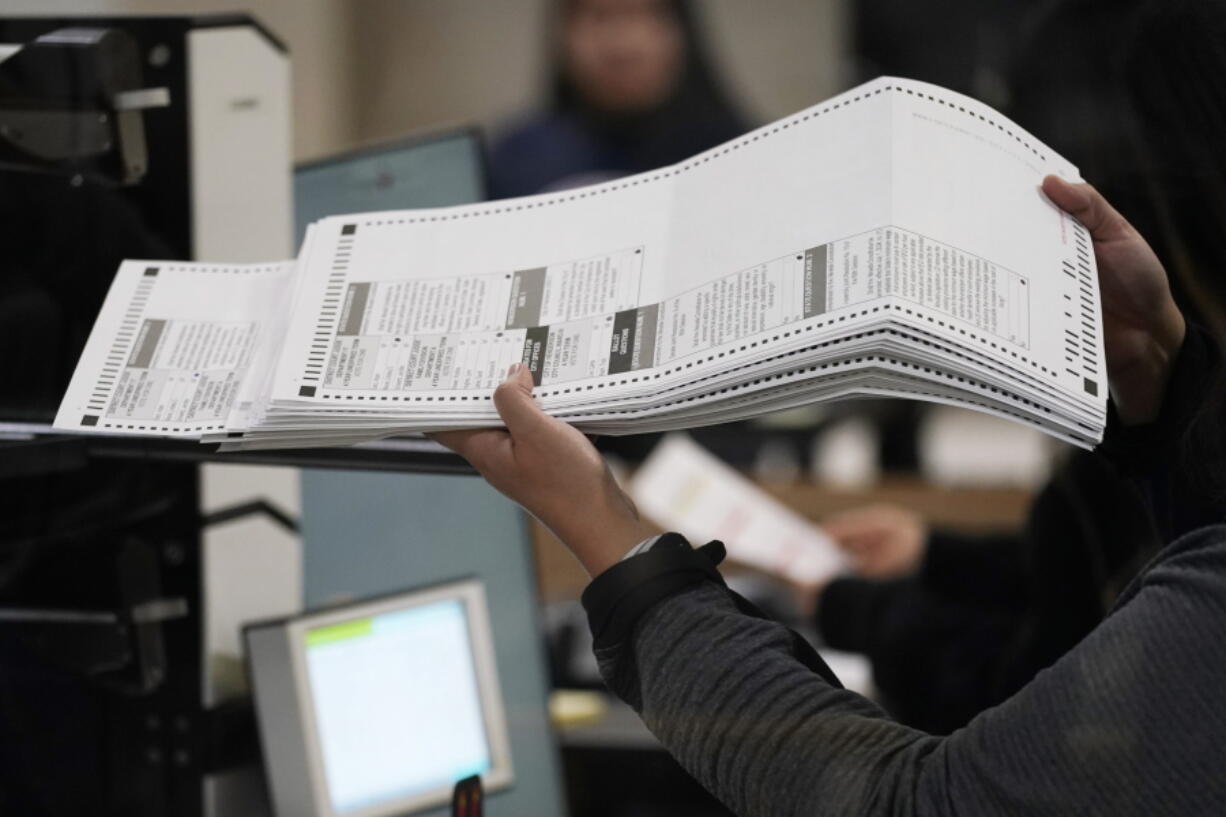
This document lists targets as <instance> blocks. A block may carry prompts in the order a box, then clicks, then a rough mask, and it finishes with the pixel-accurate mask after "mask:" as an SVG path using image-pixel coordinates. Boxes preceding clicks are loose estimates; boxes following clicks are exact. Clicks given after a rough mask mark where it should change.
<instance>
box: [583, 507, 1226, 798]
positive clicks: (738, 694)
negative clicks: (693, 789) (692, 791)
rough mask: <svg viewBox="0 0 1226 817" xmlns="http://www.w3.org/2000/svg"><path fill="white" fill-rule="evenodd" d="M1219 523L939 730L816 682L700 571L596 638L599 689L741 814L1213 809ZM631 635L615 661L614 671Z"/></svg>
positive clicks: (1225, 605)
mask: <svg viewBox="0 0 1226 817" xmlns="http://www.w3.org/2000/svg"><path fill="white" fill-rule="evenodd" d="M1224 631H1226V528H1212V529H1206V530H1203V531H1200V532H1198V533H1196V534H1193V535H1191V536H1189V537H1185V539H1183V540H1181V541H1180V542H1178V543H1176V544H1175V545H1172V546H1171V547H1170V548H1168V549H1167V550H1166V551H1165V552H1164V553H1163V554H1162V556H1161V557H1160V558H1159V560H1158V561H1157V562H1155V563H1154V564H1153V565H1151V567H1150V568H1149V570H1148V571H1147V572H1146V573H1145V574H1143V576H1142V578H1141V579H1140V580H1139V581H1138V582H1137V583H1135V584H1134V586H1133V587H1132V588H1131V589H1130V591H1128V592H1126V593H1125V596H1124V601H1123V602H1122V603H1121V605H1120V606H1119V607H1118V608H1117V609H1116V610H1115V611H1114V612H1113V613H1112V615H1111V616H1110V617H1109V618H1108V619H1107V621H1105V622H1104V623H1103V624H1102V625H1101V626H1100V627H1099V628H1098V629H1097V630H1095V632H1094V633H1092V634H1091V635H1090V636H1089V637H1088V638H1087V639H1086V641H1084V642H1083V643H1082V644H1081V645H1079V646H1078V647H1077V648H1075V649H1074V650H1073V651H1072V652H1070V653H1069V654H1068V655H1066V656H1065V657H1064V658H1063V659H1061V660H1060V661H1059V662H1057V663H1056V664H1055V665H1054V666H1053V667H1051V668H1050V669H1048V670H1046V671H1044V672H1043V673H1041V674H1040V675H1039V677H1038V678H1036V679H1035V680H1034V681H1033V682H1032V683H1031V684H1030V685H1028V686H1027V687H1026V688H1025V689H1023V690H1022V691H1021V692H1020V693H1019V694H1018V695H1016V696H1014V698H1012V699H1010V700H1009V701H1006V702H1005V703H1004V704H1002V705H1001V706H999V707H995V708H994V709H990V710H988V711H986V712H984V713H982V714H981V715H980V716H978V717H977V718H976V719H975V720H973V721H972V722H971V723H970V724H969V725H968V726H967V727H966V728H964V729H962V730H959V731H958V732H955V733H954V734H953V735H951V736H949V737H946V738H937V737H933V736H929V735H926V734H923V733H921V732H917V731H916V730H913V729H910V728H907V727H905V726H902V725H900V724H898V723H897V722H895V721H892V720H891V719H890V718H889V717H887V716H886V714H885V713H884V712H882V711H881V710H880V709H879V708H878V707H877V706H876V705H874V704H873V703H871V702H869V701H867V700H866V699H864V698H862V697H861V696H859V695H856V694H854V693H851V692H848V691H846V690H841V689H836V688H834V687H832V686H831V685H829V684H827V683H826V682H824V681H823V680H822V679H821V678H820V677H819V676H817V675H816V674H814V673H813V672H812V671H810V670H809V669H808V668H806V667H805V666H804V665H803V664H801V663H800V662H799V661H798V660H797V659H796V657H795V656H794V655H793V652H792V649H793V646H792V645H793V643H794V642H793V641H792V640H791V637H790V634H789V632H788V631H787V630H786V629H785V628H784V627H782V626H781V625H779V624H776V623H773V622H770V621H766V620H762V619H757V618H752V617H749V616H746V615H743V614H742V613H740V612H738V611H737V609H736V607H735V606H734V604H733V603H732V601H731V600H730V598H729V596H728V595H727V592H726V590H724V589H723V588H722V587H720V586H719V585H717V584H714V583H703V584H700V585H696V586H694V587H691V588H688V589H686V590H684V591H682V592H680V593H677V594H676V595H673V596H671V597H669V598H667V599H665V600H664V601H662V602H660V603H658V604H656V605H655V606H654V607H652V608H651V609H650V610H649V611H647V612H646V613H645V614H644V615H643V616H642V618H641V619H640V620H639V621H638V623H637V625H636V626H635V628H634V634H633V637H632V638H631V639H630V640H629V642H628V643H625V644H622V645H620V646H616V645H615V646H613V647H609V648H606V649H603V650H601V651H599V652H598V653H597V658H598V659H599V661H600V664H601V668H602V672H603V673H604V674H605V677H606V679H607V680H609V682H610V684H611V685H613V684H617V686H616V687H615V688H614V691H615V692H617V693H618V694H619V695H621V696H622V697H623V698H626V699H627V700H631V701H632V702H634V703H635V705H636V707H637V708H638V709H639V710H640V714H641V715H642V717H643V720H644V721H645V722H646V724H647V726H648V727H649V728H650V729H651V730H652V732H653V733H655V734H656V736H657V737H658V738H659V739H660V741H661V742H662V743H663V745H664V746H665V747H666V748H667V749H668V750H669V751H670V752H671V753H672V754H673V755H674V756H675V757H676V758H677V760H678V761H679V762H680V763H681V765H682V766H684V767H685V768H686V769H687V770H688V771H689V772H690V773H691V774H692V775H694V777H695V778H696V779H697V780H698V781H699V782H700V783H702V785H703V786H705V787H706V788H707V789H708V790H709V791H711V792H712V793H713V794H714V795H715V796H716V797H718V798H719V799H720V800H721V801H722V802H724V803H725V804H727V805H728V806H729V807H730V808H731V809H732V810H733V811H735V812H736V813H737V814H739V815H742V816H743V817H767V816H768V815H769V817H788V816H789V815H796V816H797V817H799V816H800V815H804V816H805V817H825V816H826V815H830V817H833V816H834V815H839V816H840V817H842V815H857V817H872V816H873V815H891V817H907V816H908V815H921V816H922V817H929V815H932V816H933V817H935V815H960V816H962V817H972V816H973V817H991V815H1014V814H1017V815H1027V816H1028V817H1034V816H1036V815H1037V816H1041V815H1049V814H1050V815H1057V814H1058V815H1092V814H1111V815H1142V814H1143V815H1146V816H1147V817H1151V816H1152V815H1166V814H1170V815H1176V814H1177V815H1180V816H1181V817H1186V815H1216V816H1217V817H1220V815H1221V814H1226V763H1224V762H1223V760H1222V758H1223V755H1222V754H1221V750H1220V747H1221V745H1222V743H1223V741H1226V710H1224V709H1223V708H1222V707H1221V706H1220V705H1219V704H1218V703H1217V701H1216V696H1217V690H1219V689H1220V687H1221V683H1222V679H1223V678H1226V651H1223V650H1222V649H1221V647H1220V643H1219V642H1220V633H1222V632H1224ZM627 649H629V650H633V657H634V660H633V661H631V662H628V663H629V665H632V666H633V667H634V671H633V672H630V673H626V672H620V673H619V672H617V671H615V670H616V668H617V667H618V666H619V665H623V666H624V665H625V664H626V663H627V662H621V661H620V659H621V658H622V657H623V656H621V655H620V654H619V653H620V652H621V651H622V650H627Z"/></svg>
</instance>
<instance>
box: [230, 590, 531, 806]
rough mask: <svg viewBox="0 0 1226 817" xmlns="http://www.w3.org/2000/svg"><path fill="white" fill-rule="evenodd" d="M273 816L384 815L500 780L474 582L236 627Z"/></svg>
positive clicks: (500, 751)
mask: <svg viewBox="0 0 1226 817" xmlns="http://www.w3.org/2000/svg"><path fill="white" fill-rule="evenodd" d="M244 632H245V636H246V645H247V651H248V658H249V662H250V668H251V680H252V685H253V689H254V695H255V703H256V711H257V715H258V720H259V726H260V740H261V744H262V746H263V753H264V760H265V764H266V768H267V771H268V780H269V788H270V790H271V793H272V799H273V805H274V810H275V812H276V814H277V815H278V816H279V817H290V815H292V816H293V817H384V815H399V814H406V813H412V812H416V811H420V810H423V809H428V808H431V807H434V806H437V805H439V804H441V803H445V802H447V801H448V800H449V798H450V796H451V792H452V789H453V787H454V786H455V784H456V782H457V781H458V780H461V779H463V778H465V777H469V776H471V775H480V776H481V779H482V783H483V785H484V786H485V788H486V789H487V790H490V791H495V790H498V789H500V788H505V787H507V786H508V785H510V783H511V782H512V778H513V773H512V769H511V754H510V749H509V743H508V736H507V725H506V717H505V715H504V710H503V703H502V696H501V692H500V687H499V683H498V672H497V669H496V667H495V664H494V646H493V640H492V636H491V629H490V620H489V613H488V612H487V608H486V601H485V592H484V589H483V586H482V584H481V583H480V582H479V581H476V580H474V579H467V580H463V581H458V582H451V583H448V584H443V585H437V586H434V587H430V588H426V589H422V590H417V591H413V592H408V593H402V594H398V595H394V596H388V597H384V598H381V599H376V600H372V601H367V602H362V603H358V604H352V605H346V606H343V607H337V608H332V609H327V610H322V611H317V612H312V613H308V614H306V615H302V616H297V617H294V618H290V619H284V620H279V621H274V622H266V623H258V624H254V625H251V626H249V627H247V628H246V629H245V631H244Z"/></svg>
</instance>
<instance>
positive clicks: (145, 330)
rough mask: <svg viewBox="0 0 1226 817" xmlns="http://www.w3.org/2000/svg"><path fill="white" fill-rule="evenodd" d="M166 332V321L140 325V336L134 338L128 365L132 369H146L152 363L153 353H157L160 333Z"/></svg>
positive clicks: (146, 322)
mask: <svg viewBox="0 0 1226 817" xmlns="http://www.w3.org/2000/svg"><path fill="white" fill-rule="evenodd" d="M165 331H166V321H164V320H146V321H145V322H144V324H142V325H141V328H140V334H138V335H137V336H136V345H135V346H134V347H133V349H132V357H130V358H129V359H128V365H129V366H131V367H132V368H134V369H148V368H149V364H150V363H152V362H153V353H154V352H155V351H157V348H158V342H159V341H160V340H161V339H162V333H163V332H165Z"/></svg>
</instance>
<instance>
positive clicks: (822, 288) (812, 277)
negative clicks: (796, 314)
mask: <svg viewBox="0 0 1226 817" xmlns="http://www.w3.org/2000/svg"><path fill="white" fill-rule="evenodd" d="M829 246H830V245H829V244H823V245H822V246H820V247H813V248H812V249H809V250H805V317H806V318H812V317H813V316H814V315H820V314H822V313H823V312H825V311H826V252H827V247H829Z"/></svg>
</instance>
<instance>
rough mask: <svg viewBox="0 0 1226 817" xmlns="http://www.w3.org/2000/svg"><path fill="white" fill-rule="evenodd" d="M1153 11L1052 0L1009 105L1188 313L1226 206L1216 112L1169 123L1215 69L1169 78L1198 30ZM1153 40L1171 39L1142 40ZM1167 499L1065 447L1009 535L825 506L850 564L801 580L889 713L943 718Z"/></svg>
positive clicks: (826, 627)
mask: <svg viewBox="0 0 1226 817" xmlns="http://www.w3.org/2000/svg"><path fill="white" fill-rule="evenodd" d="M1153 8H1154V7H1153V5H1152V4H1149V3H1145V2H1135V0H1133V1H1132V2H1120V0H1074V1H1073V2H1063V3H1058V4H1054V5H1052V6H1050V7H1049V8H1048V9H1046V10H1045V11H1044V12H1043V13H1042V14H1040V15H1039V16H1038V17H1036V18H1035V20H1034V22H1033V25H1032V29H1033V30H1032V31H1031V33H1030V35H1029V37H1028V38H1027V39H1028V41H1029V42H1030V43H1031V45H1032V47H1030V48H1024V49H1021V50H1020V53H1021V54H1022V55H1023V56H1022V58H1021V59H1020V60H1019V61H1018V63H1017V64H1016V65H1015V66H1014V68H1013V75H1014V78H1013V81H1012V86H1013V91H1012V94H1011V95H1012V97H1013V98H1014V104H1013V109H1012V111H1011V113H1012V115H1013V117H1014V119H1015V120H1016V121H1018V122H1019V123H1022V124H1024V125H1026V126H1027V127H1028V129H1030V130H1031V131H1032V132H1034V133H1035V134H1036V135H1038V136H1039V137H1040V138H1042V139H1043V140H1044V141H1045V142H1047V143H1048V144H1050V145H1052V146H1053V147H1054V148H1055V149H1056V150H1057V151H1059V152H1060V153H1061V154H1063V155H1065V156H1066V157H1069V158H1070V159H1072V160H1073V161H1074V163H1076V164H1078V165H1079V166H1080V167H1081V168H1082V171H1083V174H1084V175H1085V176H1087V177H1089V178H1094V179H1095V181H1096V184H1097V186H1098V187H1100V189H1101V190H1103V191H1110V196H1109V198H1110V199H1111V200H1112V201H1113V204H1118V207H1119V209H1120V210H1121V212H1122V213H1124V215H1125V216H1126V217H1127V218H1128V219H1129V221H1130V222H1135V223H1136V224H1137V225H1143V229H1142V230H1141V232H1142V233H1143V234H1145V235H1147V236H1150V237H1151V241H1152V243H1153V245H1154V249H1155V251H1156V253H1157V255H1158V256H1159V258H1161V259H1162V260H1163V261H1164V262H1165V263H1166V265H1167V266H1168V268H1170V269H1172V270H1173V271H1174V272H1175V275H1174V279H1173V281H1172V283H1173V289H1174V294H1175V298H1176V300H1177V301H1178V302H1180V303H1181V305H1182V308H1183V309H1184V311H1185V312H1187V313H1188V314H1190V315H1192V316H1194V317H1195V316H1196V315H1197V314H1198V311H1199V310H1198V306H1197V304H1198V301H1203V300H1204V299H1205V298H1206V297H1209V298H1211V297H1212V296H1211V295H1210V296H1205V295H1203V294H1202V295H1200V296H1199V297H1198V296H1197V295H1196V293H1197V292H1198V291H1201V290H1203V289H1204V288H1205V282H1204V281H1202V282H1200V283H1197V282H1196V281H1195V280H1194V279H1195V278H1196V276H1195V275H1194V274H1189V272H1188V270H1189V268H1195V267H1199V268H1201V269H1210V268H1213V267H1214V266H1219V265H1220V264H1221V262H1222V259H1223V258H1226V247H1223V246H1221V244H1220V238H1219V236H1220V227H1215V226H1214V224H1213V219H1214V218H1215V216H1217V215H1219V214H1220V213H1221V212H1222V209H1223V208H1224V207H1226V203H1223V202H1222V201H1221V191H1223V190H1226V184H1223V182H1222V170H1221V165H1220V161H1218V160H1217V158H1216V155H1214V153H1213V151H1214V150H1216V145H1214V144H1213V143H1212V140H1211V139H1204V135H1205V134H1210V133H1212V132H1213V131H1212V129H1213V127H1215V126H1214V125H1213V123H1211V122H1205V121H1201V120H1198V119H1195V118H1194V119H1193V122H1194V123H1195V124H1194V129H1193V132H1194V133H1198V134H1201V137H1202V138H1201V139H1200V140H1198V139H1182V140H1181V139H1178V138H1174V139H1172V138H1171V136H1170V134H1176V133H1179V132H1180V131H1186V130H1187V129H1188V123H1186V122H1183V121H1180V120H1182V119H1185V118H1186V117H1187V116H1188V115H1189V114H1191V115H1192V116H1193V117H1198V118H1201V117H1204V115H1205V114H1204V113H1203V112H1204V111H1206V110H1209V111H1212V110H1213V108H1212V92H1210V93H1209V94H1208V95H1206V93H1205V90H1206V86H1207V87H1209V88H1212V84H1210V83H1205V82H1203V81H1202V82H1199V83H1198V82H1191V83H1189V82H1185V81H1180V82H1175V81H1172V80H1169V79H1168V77H1169V76H1170V71H1169V68H1168V66H1169V65H1170V64H1171V63H1170V61H1169V57H1170V56H1173V55H1172V54H1169V53H1167V51H1170V50H1171V48H1170V45H1169V44H1172V43H1177V42H1179V41H1180V40H1181V39H1182V38H1185V37H1191V36H1197V34H1198V32H1197V31H1196V30H1195V27H1194V26H1190V25H1189V24H1188V22H1187V20H1188V19H1189V18H1188V17H1187V15H1183V16H1181V15H1180V13H1179V11H1178V7H1177V6H1176V7H1174V11H1173V12H1171V13H1168V14H1166V15H1155V14H1153V13H1152V10H1153ZM1206 10H1207V11H1206V15H1207V16H1208V17H1209V18H1212V17H1213V16H1214V15H1215V14H1221V13H1223V12H1222V4H1221V2H1220V0H1211V1H1210V2H1209V3H1208V4H1207V5H1206ZM1143 21H1149V22H1150V23H1152V24H1153V25H1149V24H1147V23H1146V22H1143ZM1087 31H1094V32H1097V33H1098V34H1099V35H1100V36H1096V37H1093V38H1087V37H1086V36H1085V32H1087ZM1152 39H1157V40H1159V41H1162V42H1165V43H1167V44H1168V46H1167V49H1159V50H1154V49H1152V48H1150V47H1149V46H1148V43H1149V42H1150V40H1152ZM1191 53H1192V54H1195V53H1196V52H1191ZM1158 54H1161V55H1162V57H1161V58H1159V57H1158V56H1155V55H1158ZM1181 58H1182V59H1185V60H1186V59H1188V56H1187V54H1181ZM1203 67H1204V66H1203V64H1189V65H1186V66H1184V68H1183V69H1182V70H1180V71H1177V72H1176V73H1175V76H1177V77H1180V78H1181V79H1182V78H1186V77H1197V76H1199V75H1200V74H1199V72H1200V70H1201V69H1202V68H1203ZM1176 86H1177V87H1176ZM1189 94H1192V95H1193V96H1192V98H1189V97H1188V95H1189ZM1181 98H1182V99H1183V102H1182V103H1180V102H1172V100H1180V99H1181ZM1210 115H1211V114H1210ZM1138 157H1139V158H1140V160H1138ZM1215 191H1216V192H1215ZM1206 222H1209V223H1206ZM1214 242H1218V244H1217V246H1214ZM1202 277H1203V276H1202ZM1210 280H1212V279H1210ZM1213 419H1214V418H1209V417H1202V418H1201V421H1200V422H1198V423H1197V424H1196V427H1194V428H1192V429H1190V430H1189V434H1191V435H1193V436H1194V437H1196V438H1197V439H1198V440H1199V443H1198V444H1187V443H1185V444H1183V445H1180V446H1177V447H1176V448H1174V449H1173V450H1172V452H1171V453H1173V454H1178V455H1179V456H1181V457H1184V458H1186V457H1188V456H1195V452H1199V451H1200V450H1202V447H1203V448H1207V449H1209V450H1212V449H1213V448H1214V447H1215V446H1219V445H1220V423H1215V422H1213ZM1214 438H1217V439H1216V442H1215V440H1214ZM1177 467H1180V468H1184V469H1187V470H1188V471H1189V472H1190V473H1196V474H1201V475H1202V476H1201V477H1200V478H1199V479H1198V481H1199V482H1204V480H1205V479H1206V478H1207V477H1208V476H1209V475H1206V474H1205V469H1204V468H1203V467H1199V465H1198V464H1197V463H1194V462H1182V463H1179V464H1178V466H1177ZM1219 481H1220V476H1219ZM1199 490H1201V492H1202V493H1203V490H1204V486H1203V485H1201V486H1200V487H1199ZM1170 507H1171V503H1170V501H1169V500H1168V501H1166V502H1164V503H1162V509H1161V510H1162V513H1163V514H1164V516H1166V518H1164V519H1162V520H1155V519H1153V518H1151V514H1150V512H1149V509H1148V508H1147V507H1146V506H1145V505H1144V504H1143V503H1141V502H1139V501H1138V496H1137V487H1136V486H1135V485H1134V484H1133V483H1132V482H1131V481H1130V480H1129V479H1128V474H1127V473H1122V472H1121V469H1120V468H1118V467H1117V463H1116V462H1112V461H1109V460H1107V459H1105V458H1103V457H1097V456H1093V455H1090V454H1086V453H1084V452H1073V454H1072V455H1071V456H1070V458H1069V460H1068V461H1067V462H1065V463H1064V464H1062V465H1061V466H1060V467H1059V469H1058V470H1057V473H1056V474H1055V475H1054V477H1053V479H1052V480H1051V481H1050V483H1049V484H1048V485H1047V486H1046V487H1045V488H1044V489H1043V491H1042V492H1041V493H1040V495H1039V496H1038V497H1037V498H1036V500H1035V502H1034V504H1033V506H1032V508H1031V510H1030V513H1029V515H1028V519H1027V522H1026V523H1025V525H1024V526H1023V527H1022V529H1020V530H1019V531H1017V532H1016V533H1013V534H1004V535H993V536H964V535H957V534H954V533H952V532H949V531H942V530H939V529H937V530H930V529H929V528H928V526H927V524H926V523H925V521H924V520H923V518H922V517H921V516H920V515H918V514H914V513H912V512H909V511H905V510H903V509H899V508H891V507H880V506H878V507H871V508H864V509H857V510H855V511H852V512H851V513H850V514H849V515H847V516H845V517H837V518H835V519H832V520H829V521H828V524H831V525H832V529H831V530H830V532H831V534H832V535H833V536H834V538H835V540H836V541H837V542H839V543H840V544H842V545H843V546H844V547H845V548H846V549H848V551H849V553H850V554H851V557H852V562H853V565H854V567H855V569H856V572H857V573H858V574H859V576H857V577H853V578H845V579H838V580H836V581H834V582H832V583H831V584H830V585H829V586H828V587H823V588H816V587H801V588H797V592H798V594H799V597H800V599H801V602H802V609H804V610H805V611H806V612H807V613H810V614H812V613H814V612H816V616H817V618H816V622H817V626H818V631H819V632H820V633H821V635H822V637H823V640H824V641H825V642H826V643H828V644H829V645H830V646H833V647H836V648H839V649H844V650H849V651H855V652H862V653H865V654H867V655H868V656H869V657H870V659H871V661H872V664H873V668H874V676H875V679H876V682H877V684H878V687H879V689H880V692H881V694H882V698H883V700H884V701H885V703H886V704H887V705H888V707H889V708H890V710H891V712H892V713H893V714H895V715H896V716H897V717H899V718H900V719H901V720H903V721H904V722H906V723H908V724H911V725H913V726H917V727H919V728H923V729H925V730H928V731H933V732H941V733H947V732H950V731H952V730H953V729H955V728H958V727H959V726H962V725H963V724H965V723H966V722H967V721H968V720H970V718H972V717H973V716H974V715H975V714H977V713H978V712H979V711H981V710H983V709H985V708H987V707H988V706H991V705H993V704H996V703H998V702H1000V701H1003V700H1005V699H1006V698H1008V697H1009V696H1010V695H1011V694H1013V693H1014V692H1015V691H1016V690H1017V689H1020V688H1021V687H1022V686H1023V685H1024V684H1025V683H1026V682H1027V681H1029V680H1030V679H1031V678H1033V677H1034V675H1035V674H1037V673H1038V672H1039V671H1040V670H1042V669H1043V668H1044V667H1046V666H1048V665H1050V664H1051V663H1052V662H1053V661H1055V660H1056V659H1057V658H1059V656H1060V655H1062V654H1064V653H1065V652H1066V651H1067V650H1068V649H1070V648H1072V647H1073V646H1074V645H1075V644H1077V643H1078V642H1079V641H1080V640H1081V639H1082V638H1083V637H1085V635H1087V634H1088V633H1089V632H1090V631H1091V630H1092V629H1093V628H1094V627H1095V626H1096V625H1097V624H1098V623H1099V621H1101V620H1102V618H1103V617H1104V616H1105V615H1106V614H1107V613H1108V612H1109V611H1110V609H1111V608H1112V606H1113V604H1114V603H1115V600H1116V599H1117V598H1118V596H1119V594H1120V593H1121V592H1122V590H1123V588H1124V587H1125V586H1126V585H1127V583H1128V581H1129V580H1130V579H1131V578H1132V577H1133V576H1135V575H1136V573H1137V571H1138V570H1140V569H1141V568H1142V567H1143V566H1144V564H1145V562H1146V561H1147V560H1148V559H1149V558H1150V557H1151V556H1152V555H1153V554H1154V553H1155V552H1156V551H1157V549H1158V548H1159V547H1160V545H1161V543H1162V542H1163V537H1162V535H1161V534H1160V533H1159V532H1158V528H1159V527H1160V526H1161V527H1165V528H1167V529H1170V528H1171V526H1172V525H1179V524H1180V521H1179V520H1177V519H1171V518H1169V515H1167V509H1169V508H1170ZM822 591H825V592H822ZM917 669H920V670H921V671H918V672H917V671H916V670H917Z"/></svg>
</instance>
